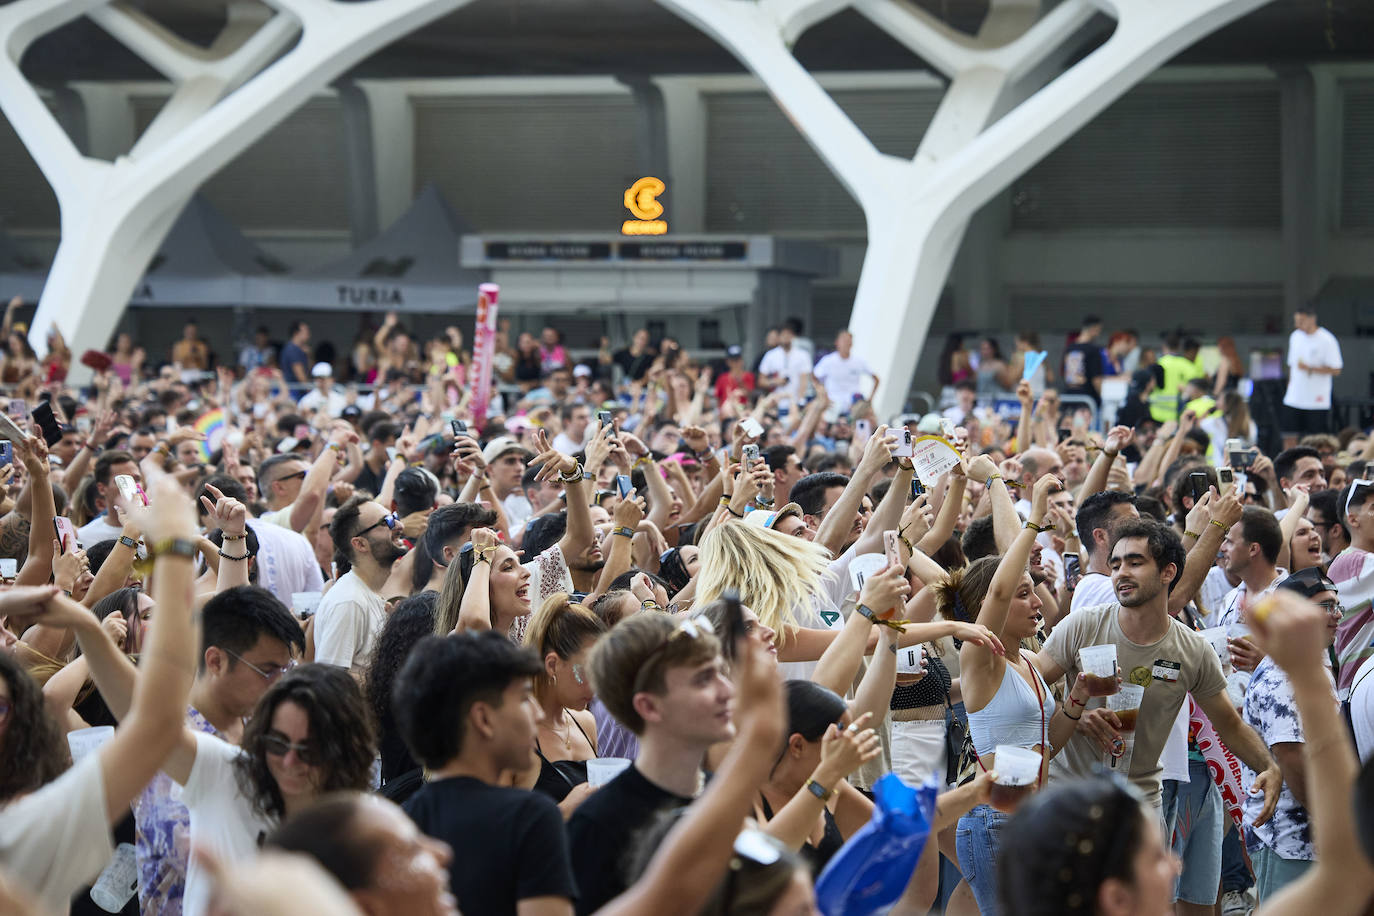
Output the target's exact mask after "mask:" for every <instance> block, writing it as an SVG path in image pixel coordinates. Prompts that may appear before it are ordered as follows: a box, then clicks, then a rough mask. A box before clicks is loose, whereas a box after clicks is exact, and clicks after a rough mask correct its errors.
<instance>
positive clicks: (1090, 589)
mask: <svg viewBox="0 0 1374 916" xmlns="http://www.w3.org/2000/svg"><path fill="white" fill-rule="evenodd" d="M1114 601H1116V589H1115V588H1113V587H1112V577H1111V576H1104V575H1102V573H1097V572H1086V573H1084V574H1083V578H1081V579H1079V580H1078V587H1077V588H1075V589H1074V590H1073V600H1072V601H1070V602H1069V613H1070V614H1072V613H1073V612H1074V611H1081V610H1082V609H1083V608H1085V607H1098V606H1100V605H1103V604H1111V603H1113V602H1114Z"/></svg>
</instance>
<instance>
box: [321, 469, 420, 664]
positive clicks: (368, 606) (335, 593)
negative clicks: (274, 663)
mask: <svg viewBox="0 0 1374 916" xmlns="http://www.w3.org/2000/svg"><path fill="white" fill-rule="evenodd" d="M329 535H330V537H331V538H332V539H333V541H334V549H335V550H336V551H338V553H339V555H340V556H342V557H343V558H344V559H345V560H347V561H348V562H349V564H350V565H351V566H352V567H353V568H352V569H350V570H349V571H348V572H347V573H345V574H344V575H342V576H340V577H339V580H338V581H337V582H335V583H334V587H333V588H331V589H330V590H329V591H328V593H326V594H325V596H324V599H323V600H322V601H320V606H319V609H318V610H317V611H316V612H315V661H317V662H319V663H321V664H325V665H333V666H334V667H336V668H347V669H348V670H349V673H350V674H352V675H353V676H354V677H355V678H358V679H360V680H361V679H362V678H363V676H364V675H365V674H366V673H367V670H366V669H367V661H368V659H369V658H371V657H372V647H373V645H374V644H375V643H376V641H377V637H378V635H379V634H380V633H381V632H382V626H383V624H385V623H386V601H385V599H384V598H383V596H382V595H380V594H378V589H380V588H382V587H383V586H384V585H386V580H387V578H388V577H389V576H390V575H391V567H392V566H393V565H395V563H396V561H397V560H399V559H400V558H401V557H403V556H404V555H405V552H406V551H405V548H404V547H403V546H402V545H401V542H400V537H401V524H400V521H399V520H398V519H397V518H396V514H395V513H393V512H387V511H386V509H384V508H383V507H382V504H381V503H379V502H376V501H375V500H371V499H367V498H365V497H362V496H355V497H353V498H352V499H350V500H349V501H348V502H346V503H344V504H343V505H342V506H340V507H339V509H338V511H337V512H335V513H334V520H333V521H332V522H330V523H329Z"/></svg>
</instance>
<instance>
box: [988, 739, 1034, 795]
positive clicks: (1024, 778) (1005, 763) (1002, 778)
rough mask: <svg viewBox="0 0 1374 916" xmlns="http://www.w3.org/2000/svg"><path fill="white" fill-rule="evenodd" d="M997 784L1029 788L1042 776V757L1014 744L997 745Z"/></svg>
mask: <svg viewBox="0 0 1374 916" xmlns="http://www.w3.org/2000/svg"><path fill="white" fill-rule="evenodd" d="M996 754H997V759H996V761H995V763H996V766H995V767H994V769H996V771H997V780H996V781H997V783H998V784H999V785H1003V786H1028V785H1030V784H1031V783H1033V782H1035V779H1036V777H1037V776H1039V775H1040V755H1039V754H1037V753H1036V752H1035V751H1033V750H1031V749H1030V748H1026V747H1017V746H1016V745H1014V744H999V745H997V750H996Z"/></svg>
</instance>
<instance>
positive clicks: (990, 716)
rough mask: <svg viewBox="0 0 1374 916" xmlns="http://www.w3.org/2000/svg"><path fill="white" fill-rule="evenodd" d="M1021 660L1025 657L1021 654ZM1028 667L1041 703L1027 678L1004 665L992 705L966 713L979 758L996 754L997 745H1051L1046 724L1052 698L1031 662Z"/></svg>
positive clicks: (1026, 746)
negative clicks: (1000, 681)
mask: <svg viewBox="0 0 1374 916" xmlns="http://www.w3.org/2000/svg"><path fill="white" fill-rule="evenodd" d="M1022 657H1023V658H1024V657H1025V656H1024V654H1023V656H1022ZM1030 668H1031V673H1032V674H1033V675H1034V676H1035V681H1036V683H1037V684H1038V685H1039V686H1040V696H1041V697H1043V702H1038V701H1037V700H1036V697H1035V691H1034V690H1032V689H1031V686H1030V685H1029V684H1027V683H1026V679H1025V678H1023V677H1022V676H1021V675H1020V674H1019V673H1018V672H1017V671H1016V669H1015V668H1013V667H1012V666H1011V665H1007V666H1006V672H1005V673H1004V674H1003V675H1002V683H1001V684H1000V685H998V687H997V694H996V696H994V697H993V698H992V702H990V703H988V705H986V706H984V707H983V708H982V709H980V710H978V711H977V712H971V713H969V714H968V727H969V733H970V734H971V735H972V736H973V748H974V750H976V751H977V752H978V755H979V756H980V757H981V756H984V755H987V754H991V753H993V752H994V751H996V750H997V745H999V744H1014V745H1016V746H1017V747H1025V748H1032V747H1035V746H1036V745H1037V744H1038V745H1040V746H1041V747H1044V746H1046V745H1048V744H1049V743H1050V733H1049V724H1050V719H1052V718H1054V710H1055V702H1054V696H1053V695H1052V694H1051V693H1050V689H1049V687H1047V686H1046V685H1045V680H1044V678H1042V677H1041V676H1040V672H1039V671H1037V670H1036V668H1035V663H1034V662H1031V666H1030ZM1042 712H1043V717H1042V715H1041V714H1042Z"/></svg>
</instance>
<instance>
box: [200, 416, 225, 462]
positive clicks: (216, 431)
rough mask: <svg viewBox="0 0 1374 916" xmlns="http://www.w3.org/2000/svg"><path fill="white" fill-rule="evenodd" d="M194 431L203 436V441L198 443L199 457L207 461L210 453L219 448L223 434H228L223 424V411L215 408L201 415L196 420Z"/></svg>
mask: <svg viewBox="0 0 1374 916" xmlns="http://www.w3.org/2000/svg"><path fill="white" fill-rule="evenodd" d="M195 430H196V432H198V433H202V434H204V436H205V441H204V442H202V443H200V456H201V458H202V459H204V460H205V461H209V460H210V455H211V453H212V452H214V451H215V450H216V449H217V448H219V447H220V443H222V442H223V441H224V434H225V433H226V432H228V427H227V426H226V425H225V422H224V409H223V408H222V407H216V408H215V409H214V410H207V411H206V412H205V413H203V414H201V415H200V416H199V417H197V418H196V423H195Z"/></svg>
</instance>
